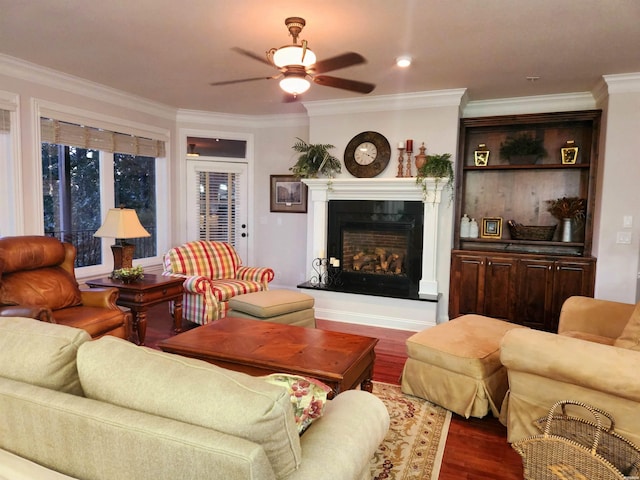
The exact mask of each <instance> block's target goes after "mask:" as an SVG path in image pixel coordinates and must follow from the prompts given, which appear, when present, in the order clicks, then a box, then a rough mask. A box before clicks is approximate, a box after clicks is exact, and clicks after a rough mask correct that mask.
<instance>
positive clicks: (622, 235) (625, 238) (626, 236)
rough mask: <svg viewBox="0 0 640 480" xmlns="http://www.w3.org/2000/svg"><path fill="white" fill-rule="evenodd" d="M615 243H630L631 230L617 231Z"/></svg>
mask: <svg viewBox="0 0 640 480" xmlns="http://www.w3.org/2000/svg"><path fill="white" fill-rule="evenodd" d="M616 243H622V244H625V245H629V244H631V232H618V235H617V236H616Z"/></svg>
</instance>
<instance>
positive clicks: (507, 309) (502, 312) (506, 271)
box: [449, 252, 516, 319]
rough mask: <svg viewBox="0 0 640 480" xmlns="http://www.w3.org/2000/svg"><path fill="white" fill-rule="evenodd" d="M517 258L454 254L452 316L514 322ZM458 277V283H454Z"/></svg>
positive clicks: (465, 253)
mask: <svg viewBox="0 0 640 480" xmlns="http://www.w3.org/2000/svg"><path fill="white" fill-rule="evenodd" d="M515 265H516V264H515V262H514V260H513V258H509V257H504V256H498V255H482V254H472V253H470V252H469V253H467V252H464V253H459V254H454V255H453V257H452V269H451V273H452V281H451V291H450V293H449V298H450V299H451V301H450V306H449V314H450V315H451V316H454V317H457V316H459V315H464V314H465V313H480V314H483V315H487V316H490V317H495V318H507V319H510V318H512V317H513V315H514V304H515V285H516V283H515V276H516V268H515ZM454 277H455V280H454Z"/></svg>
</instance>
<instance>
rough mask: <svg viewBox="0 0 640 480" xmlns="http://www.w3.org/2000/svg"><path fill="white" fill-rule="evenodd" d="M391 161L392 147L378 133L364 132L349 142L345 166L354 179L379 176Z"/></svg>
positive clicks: (345, 153)
mask: <svg viewBox="0 0 640 480" xmlns="http://www.w3.org/2000/svg"><path fill="white" fill-rule="evenodd" d="M390 159H391V145H389V141H388V140H387V139H386V138H385V137H384V135H382V134H380V133H378V132H362V133H359V134H358V135H356V136H355V137H353V138H352V139H351V141H349V143H348V144H347V148H345V150H344V166H345V167H347V170H348V171H349V173H350V174H351V175H353V176H354V177H359V178H371V177H375V176H376V175H379V174H380V173H381V172H382V171H383V170H384V169H385V168H387V165H388V164H389V160H390Z"/></svg>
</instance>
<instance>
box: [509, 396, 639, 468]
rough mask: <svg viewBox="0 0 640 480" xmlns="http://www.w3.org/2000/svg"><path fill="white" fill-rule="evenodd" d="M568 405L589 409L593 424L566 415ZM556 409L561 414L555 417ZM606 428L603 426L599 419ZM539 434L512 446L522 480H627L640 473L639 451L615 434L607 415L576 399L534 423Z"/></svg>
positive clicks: (580, 418)
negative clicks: (519, 464) (518, 459)
mask: <svg viewBox="0 0 640 480" xmlns="http://www.w3.org/2000/svg"><path fill="white" fill-rule="evenodd" d="M567 405H575V406H578V407H581V408H584V409H586V410H588V411H589V412H590V413H591V415H593V418H594V419H595V422H593V421H590V420H586V419H584V418H582V417H577V416H570V415H567V413H566V406H567ZM558 407H562V413H561V414H556V411H557V409H558ZM603 417H605V418H606V419H607V420H608V423H609V425H608V426H605V425H603V422H602V418H603ZM536 424H537V426H538V428H540V429H541V430H542V434H541V435H535V436H532V437H527V438H524V439H522V440H519V441H516V442H514V443H512V447H513V449H514V450H515V451H516V452H518V453H519V454H520V456H521V457H522V462H523V466H524V478H525V480H558V479H576V480H577V479H589V480H591V479H596V478H597V479H598V480H628V479H632V478H638V475H639V474H640V450H639V449H638V447H637V446H636V445H634V444H633V443H632V442H630V441H629V440H627V439H626V438H624V437H622V436H621V435H619V434H617V433H616V432H615V431H614V428H615V422H614V420H613V418H612V417H611V415H610V414H608V413H607V412H605V411H603V410H601V409H599V408H597V407H593V406H591V405H587V404H585V403H582V402H578V401H575V400H562V401H559V402H557V403H555V404H554V405H553V406H552V407H551V409H550V410H549V413H548V415H547V417H546V418H541V419H539V420H538V421H537V422H536Z"/></svg>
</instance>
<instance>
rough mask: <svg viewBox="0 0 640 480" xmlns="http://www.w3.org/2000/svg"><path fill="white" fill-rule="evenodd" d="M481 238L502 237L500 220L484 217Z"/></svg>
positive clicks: (498, 218)
mask: <svg viewBox="0 0 640 480" xmlns="http://www.w3.org/2000/svg"><path fill="white" fill-rule="evenodd" d="M480 236H481V237H482V238H501V237H502V218H500V217H485V218H483V219H482V231H481V233H480Z"/></svg>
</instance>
